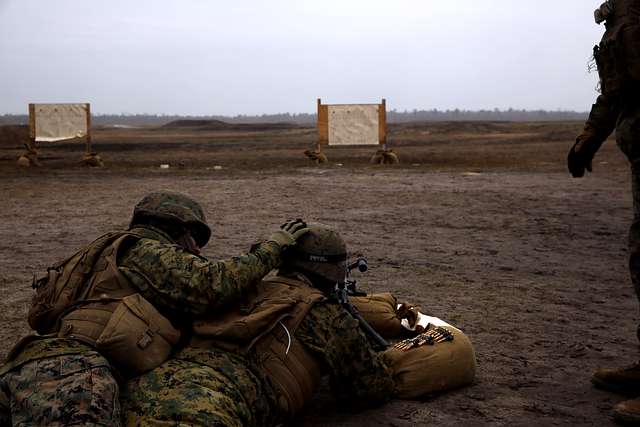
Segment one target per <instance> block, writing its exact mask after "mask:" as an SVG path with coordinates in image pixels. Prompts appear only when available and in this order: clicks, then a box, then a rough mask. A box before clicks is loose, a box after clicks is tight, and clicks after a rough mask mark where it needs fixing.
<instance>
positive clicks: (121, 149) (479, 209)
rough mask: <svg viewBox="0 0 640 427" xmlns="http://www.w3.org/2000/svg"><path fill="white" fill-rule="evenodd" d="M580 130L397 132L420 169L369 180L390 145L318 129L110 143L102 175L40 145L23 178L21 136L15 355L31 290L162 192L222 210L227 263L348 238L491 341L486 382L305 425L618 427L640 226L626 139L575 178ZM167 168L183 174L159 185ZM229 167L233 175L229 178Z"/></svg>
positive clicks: (216, 218) (503, 126) (4, 257)
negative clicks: (321, 158)
mask: <svg viewBox="0 0 640 427" xmlns="http://www.w3.org/2000/svg"><path fill="white" fill-rule="evenodd" d="M579 129H580V124H579V123H529V124H518V123H515V124H514V123H511V124H509V123H417V124H405V125H395V126H392V127H391V129H390V137H389V140H390V143H391V145H392V147H393V148H394V150H395V151H396V153H397V154H398V156H399V157H400V160H401V162H402V163H401V164H400V165H397V166H374V165H370V164H368V159H369V157H370V156H371V154H372V153H373V150H374V149H372V148H371V147H369V148H358V149H336V148H331V149H328V150H326V153H327V155H328V157H329V163H328V164H326V165H320V166H318V165H315V164H313V163H311V162H310V161H309V160H307V159H306V158H305V157H304V156H303V154H302V151H303V150H305V149H307V148H310V147H311V145H312V143H313V140H314V137H315V136H314V135H315V134H314V130H313V129H312V128H287V127H283V128H282V127H276V128H273V129H272V128H267V129H251V128H241V129H213V130H212V129H200V128H195V127H189V126H186V127H185V126H177V127H174V128H163V129H126V130H123V129H114V128H99V129H96V131H95V136H94V147H95V150H96V151H98V152H99V153H100V155H101V156H102V157H103V158H104V160H105V163H106V166H105V167H104V168H103V169H86V168H83V167H82V166H80V165H79V163H78V161H79V160H80V158H81V153H82V150H83V148H82V144H81V143H67V144H58V145H56V144H46V145H44V146H41V147H40V151H41V153H40V157H41V159H42V162H43V164H44V166H43V167H42V168H38V169H35V168H34V169H29V170H19V169H17V167H16V164H15V160H16V158H17V157H18V156H19V155H20V153H21V152H22V149H21V148H20V146H21V141H19V140H18V139H17V137H15V135H17V134H20V132H17V133H15V132H14V133H11V132H5V135H14V137H5V138H4V140H3V139H2V138H0V194H1V195H2V196H1V201H2V202H1V205H2V209H1V210H0V289H1V295H2V298H1V301H0V313H1V314H0V322H1V323H0V325H1V327H0V342H2V343H3V344H2V345H1V346H0V356H4V355H5V354H6V353H7V351H8V350H9V348H10V347H11V345H12V344H13V342H14V341H16V340H17V339H18V338H19V337H20V336H21V335H23V334H25V333H27V331H28V327H27V324H26V321H25V317H26V312H27V310H28V305H29V300H30V296H31V289H30V285H31V278H32V276H33V274H34V272H35V273H40V272H42V271H43V270H44V269H45V268H46V267H47V266H48V265H49V264H51V263H53V262H55V261H56V260H58V259H59V258H61V257H63V256H65V255H67V254H69V253H70V252H72V251H73V250H74V249H76V248H78V247H79V246H80V245H83V244H85V243H88V242H89V241H91V240H92V239H93V238H94V237H96V236H97V235H98V234H100V233H103V232H106V231H108V230H112V229H118V228H122V227H125V226H126V225H127V222H128V219H129V216H130V213H131V209H132V206H133V205H134V203H135V202H136V201H137V200H138V199H140V198H141V196H142V195H144V194H145V193H147V192H149V191H152V190H157V189H170V190H176V191H183V192H187V193H189V194H191V195H192V196H194V197H195V198H197V199H198V200H200V201H201V202H202V203H203V205H204V206H205V208H206V211H207V214H208V217H209V219H210V222H211V224H212V227H213V233H214V237H213V239H212V242H211V244H210V245H209V246H208V247H207V248H206V249H205V252H204V253H205V255H207V256H210V257H216V258H218V257H228V256H231V255H234V254H236V253H239V252H241V251H245V250H247V249H248V248H249V246H250V245H251V244H252V243H253V242H254V241H256V239H259V238H261V237H265V236H266V235H267V234H268V233H269V232H271V231H272V230H275V229H276V228H277V226H278V225H279V224H281V223H282V222H283V221H284V220H285V219H287V218H292V217H303V218H305V219H307V220H310V221H311V220H312V221H321V222H324V223H326V224H329V225H331V226H334V227H336V228H337V229H339V230H340V231H341V232H342V233H343V234H344V236H345V238H346V240H347V242H348V244H349V247H350V250H351V252H352V253H353V254H354V255H356V254H362V255H365V256H366V257H367V258H368V260H369V266H370V270H369V271H368V272H367V273H364V274H362V275H361V277H360V278H359V284H360V286H361V287H362V288H363V289H366V290H368V291H372V292H378V291H386V290H389V291H391V292H393V293H395V294H396V295H397V296H398V297H399V299H401V300H407V301H410V302H412V303H414V304H419V305H421V306H422V307H423V308H424V309H425V311H427V312H429V313H430V314H434V315H436V316H439V317H442V318H444V319H446V320H448V321H449V322H450V323H453V324H455V325H457V326H458V327H460V328H462V329H463V330H464V331H465V332H466V333H467V335H468V336H469V337H470V338H471V340H472V342H473V343H474V345H475V349H476V354H477V359H478V375H477V380H476V382H475V384H474V385H472V386H470V387H467V388H465V389H462V390H458V391H454V392H449V393H446V394H444V395H441V396H434V397H430V398H426V399H424V400H423V401H399V400H397V401H393V402H391V403H389V404H387V405H386V406H384V407H381V408H378V409H374V410H370V411H367V412H365V413H361V414H355V415H353V414H345V413H343V412H342V411H341V408H343V407H348V406H349V402H337V403H335V402H333V401H332V400H331V399H329V398H328V397H327V396H326V395H322V394H321V395H320V396H319V397H318V399H316V401H315V402H314V404H313V405H311V407H310V408H309V410H308V411H307V413H306V414H305V416H304V417H303V418H302V420H301V421H300V423H299V425H304V426H321V425H334V426H359V425H368V426H370V427H373V426H409V425H426V424H431V425H456V426H465V425H468V426H476V425H505V426H511V425H526V426H531V425H597V426H601V425H608V424H610V423H612V421H611V418H610V414H609V408H610V407H611V406H612V405H613V404H615V403H616V402H618V401H620V400H621V399H622V398H621V397H619V396H615V395H612V394H609V393H606V392H602V391H599V390H596V389H594V388H592V387H591V385H590V382H589V378H590V375H591V373H592V372H593V370H594V369H596V368H597V367H599V366H617V365H620V364H625V363H628V362H632V361H634V360H635V359H636V358H637V356H638V344H637V341H636V338H635V326H636V323H637V320H638V316H637V312H638V307H637V303H636V299H635V296H634V293H633V290H632V288H631V285H630V284H629V280H628V273H627V270H626V256H627V250H626V233H627V227H628V224H629V222H630V219H631V216H632V209H631V196H630V191H629V188H630V183H629V172H628V167H627V164H626V160H625V159H624V158H623V157H622V155H621V154H620V153H619V152H618V151H617V149H616V148H615V144H614V143H613V142H612V141H610V142H609V143H607V144H606V145H605V147H604V148H603V150H602V151H601V153H599V154H598V156H597V158H596V162H595V164H594V168H595V173H593V174H590V175H588V176H587V177H586V178H583V179H581V180H576V179H571V178H570V177H569V176H568V174H567V172H566V170H565V158H566V151H567V149H568V148H569V146H570V145H571V141H572V139H573V138H574V137H575V134H576V133H577V131H578V130H579ZM161 163H167V164H169V165H170V167H169V169H160V168H159V165H160V164H161ZM216 166H217V167H216Z"/></svg>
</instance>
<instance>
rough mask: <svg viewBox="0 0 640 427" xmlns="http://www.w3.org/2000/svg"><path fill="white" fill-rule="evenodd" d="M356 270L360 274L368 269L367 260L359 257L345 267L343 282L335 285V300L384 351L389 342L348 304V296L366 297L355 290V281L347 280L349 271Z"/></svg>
mask: <svg viewBox="0 0 640 427" xmlns="http://www.w3.org/2000/svg"><path fill="white" fill-rule="evenodd" d="M356 268H357V269H358V271H360V272H365V271H367V269H368V268H369V266H368V264H367V260H366V259H365V258H363V257H359V258H358V259H356V260H355V261H354V262H352V263H351V264H348V265H347V271H346V277H345V280H344V282H342V283H337V284H336V289H335V292H336V298H337V299H338V302H339V303H340V305H341V306H342V307H343V308H344V309H345V310H347V312H348V313H349V314H351V316H353V317H354V318H355V319H356V320H358V322H359V323H360V327H361V328H362V329H363V330H364V332H365V333H366V334H367V335H368V336H369V337H370V338H371V339H372V340H373V341H374V342H375V343H376V344H378V345H379V346H380V347H382V348H383V349H386V348H387V347H389V346H390V345H391V344H390V343H389V341H387V340H386V339H384V338H383V337H382V335H380V334H379V333H378V332H377V331H376V330H375V329H373V328H372V327H371V325H369V324H368V323H367V321H366V320H364V318H363V317H362V316H361V315H360V313H359V312H358V309H357V308H356V307H354V306H353V305H352V304H351V303H350V302H349V296H366V295H367V293H366V292H361V291H358V290H357V289H356V281H355V280H353V279H350V278H349V276H350V275H351V270H354V269H356Z"/></svg>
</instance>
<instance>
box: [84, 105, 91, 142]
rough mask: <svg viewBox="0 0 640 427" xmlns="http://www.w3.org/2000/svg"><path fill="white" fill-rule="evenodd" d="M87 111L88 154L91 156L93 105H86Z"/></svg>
mask: <svg viewBox="0 0 640 427" xmlns="http://www.w3.org/2000/svg"><path fill="white" fill-rule="evenodd" d="M85 109H86V111H87V154H91V153H92V149H91V104H86V107H85Z"/></svg>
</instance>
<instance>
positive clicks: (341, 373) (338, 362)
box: [122, 299, 393, 426]
mask: <svg viewBox="0 0 640 427" xmlns="http://www.w3.org/2000/svg"><path fill="white" fill-rule="evenodd" d="M294 338H295V339H297V340H299V341H300V342H301V343H302V345H303V346H304V347H305V348H306V349H307V350H308V351H309V352H310V353H311V354H312V355H313V357H314V358H315V359H317V360H318V361H319V362H320V366H322V367H323V372H322V373H323V374H329V375H330V380H331V381H330V384H331V388H332V391H333V393H334V395H335V396H336V397H337V398H341V397H344V398H346V399H347V400H348V401H349V402H350V405H351V406H352V407H358V406H370V405H375V404H379V403H382V402H384V401H386V400H387V399H389V398H391V396H392V393H393V380H392V378H391V376H390V374H389V372H388V371H387V369H386V366H385V365H384V363H383V362H382V359H381V358H380V356H379V355H378V354H377V353H376V352H375V351H374V350H373V349H372V347H371V345H370V344H369V342H368V340H367V337H366V336H365V335H364V333H363V332H362V330H361V329H360V327H359V324H358V322H357V321H356V320H355V319H354V318H353V317H352V316H351V315H350V314H348V313H347V312H346V311H345V310H344V309H343V308H342V307H341V306H339V305H338V303H337V301H335V300H333V299H324V300H322V301H320V302H318V303H316V304H315V305H314V306H313V307H312V308H311V310H310V311H309V312H308V313H307V315H306V316H305V318H304V320H303V321H302V323H301V324H300V327H299V328H298V329H297V331H296V332H295V335H294ZM251 359H252V357H251V355H250V356H249V357H247V358H240V357H237V356H234V355H232V354H231V353H229V352H226V351H223V350H218V349H197V348H186V349H184V350H183V351H181V352H180V353H179V354H178V355H177V356H176V357H175V359H174V360H170V361H167V362H165V363H164V364H163V365H162V366H160V367H159V368H157V369H154V370H153V371H150V372H148V373H146V374H144V375H142V376H141V377H138V378H135V379H133V380H131V381H129V382H128V383H127V387H126V391H124V392H123V398H122V405H123V413H124V414H125V417H126V423H127V425H174V424H176V423H181V422H183V423H188V424H189V425H199V426H268V425H276V424H277V423H279V422H280V421H281V420H282V416H283V414H280V413H278V409H277V404H276V402H275V401H274V396H275V395H276V393H275V390H274V388H273V387H272V385H271V384H270V382H269V378H267V377H266V376H264V375H263V374H261V372H260V370H259V369H257V368H256V364H254V363H253V362H252V360H251Z"/></svg>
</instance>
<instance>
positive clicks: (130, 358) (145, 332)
mask: <svg viewBox="0 0 640 427" xmlns="http://www.w3.org/2000/svg"><path fill="white" fill-rule="evenodd" d="M179 339H180V331H178V330H177V329H176V328H174V327H173V325H172V324H171V322H169V320H167V318H166V317H164V316H163V315H162V314H160V312H158V310H156V308H155V307H154V306H153V305H151V303H149V302H148V301H147V300H145V299H144V298H143V297H142V296H140V295H139V294H133V295H129V296H127V297H124V298H122V301H121V302H120V303H119V304H118V305H117V307H116V309H115V311H114V312H113V314H112V315H111V318H110V319H109V321H108V322H107V325H106V326H105V328H104V330H103V331H102V333H101V334H100V337H98V339H97V341H96V349H97V350H98V351H100V353H102V354H103V355H104V356H105V357H107V358H108V359H109V360H110V361H111V362H113V363H114V364H116V365H117V367H118V368H120V369H121V370H123V371H124V372H122V373H123V374H124V375H127V376H132V375H139V374H141V373H143V372H146V371H149V370H151V369H153V368H156V367H158V366H160V364H162V363H163V362H164V361H165V360H167V359H168V358H169V354H170V353H171V350H172V349H173V347H174V346H175V345H176V344H177V343H178V340H179Z"/></svg>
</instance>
